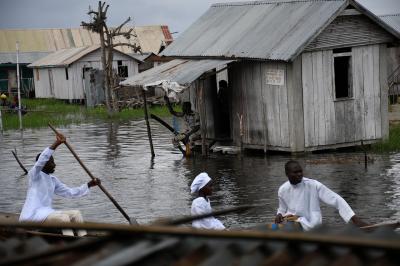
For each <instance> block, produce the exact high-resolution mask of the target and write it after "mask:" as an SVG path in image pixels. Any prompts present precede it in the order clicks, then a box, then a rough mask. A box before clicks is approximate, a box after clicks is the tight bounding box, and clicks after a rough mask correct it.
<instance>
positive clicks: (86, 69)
mask: <svg viewBox="0 0 400 266" xmlns="http://www.w3.org/2000/svg"><path fill="white" fill-rule="evenodd" d="M91 69H93V68H92V67H84V68H82V79H85V72H86V71H89V70H91Z"/></svg>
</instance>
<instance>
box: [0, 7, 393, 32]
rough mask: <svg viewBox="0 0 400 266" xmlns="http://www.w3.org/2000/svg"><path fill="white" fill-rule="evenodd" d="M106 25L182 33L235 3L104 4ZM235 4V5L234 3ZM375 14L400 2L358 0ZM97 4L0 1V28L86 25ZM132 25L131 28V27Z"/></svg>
mask: <svg viewBox="0 0 400 266" xmlns="http://www.w3.org/2000/svg"><path fill="white" fill-rule="evenodd" d="M106 2H107V4H109V5H110V8H109V11H108V25H110V26H117V25H119V24H120V23H121V22H123V21H124V20H125V19H126V18H127V17H129V16H130V17H131V18H133V19H134V22H133V23H134V25H138V26H141V25H153V24H164V25H168V26H169V27H170V31H171V32H174V31H178V32H179V33H180V32H182V31H184V30H185V29H186V28H187V27H188V26H190V24H191V23H193V22H194V21H195V20H196V19H197V18H198V17H199V16H200V15H201V14H202V13H204V12H205V11H206V10H207V9H208V8H209V7H210V5H211V4H212V3H216V2H235V0H108V1H106ZM236 2H237V1H236ZM359 2H360V3H362V4H364V5H365V6H368V7H369V8H370V9H373V10H375V12H376V13H377V14H393V13H400V0H359ZM89 5H91V6H92V7H93V8H96V7H97V5H98V1H97V0H0V28H3V29H4V28H14V29H15V28H72V27H79V25H80V23H81V21H82V20H84V21H88V18H89V17H88V16H87V14H86V12H87V11H88V7H89ZM131 25H133V24H131Z"/></svg>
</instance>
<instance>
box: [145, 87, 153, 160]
mask: <svg viewBox="0 0 400 266" xmlns="http://www.w3.org/2000/svg"><path fill="white" fill-rule="evenodd" d="M142 92H143V101H144V118H145V119H146V126H147V135H148V136H149V142H150V150H151V158H154V156H155V154H154V148H153V139H152V138H151V128H150V122H149V114H148V111H147V98H146V91H145V90H142Z"/></svg>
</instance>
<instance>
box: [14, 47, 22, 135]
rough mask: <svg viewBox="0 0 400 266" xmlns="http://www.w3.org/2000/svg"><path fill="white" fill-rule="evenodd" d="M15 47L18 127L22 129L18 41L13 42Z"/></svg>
mask: <svg viewBox="0 0 400 266" xmlns="http://www.w3.org/2000/svg"><path fill="white" fill-rule="evenodd" d="M15 46H16V49H17V87H18V118H19V129H20V130H22V114H21V81H20V75H19V42H16V44H15Z"/></svg>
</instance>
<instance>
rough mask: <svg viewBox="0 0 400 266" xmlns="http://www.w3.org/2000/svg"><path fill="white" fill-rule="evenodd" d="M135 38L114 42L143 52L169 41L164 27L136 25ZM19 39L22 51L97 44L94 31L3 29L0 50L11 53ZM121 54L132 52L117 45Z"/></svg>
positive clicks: (97, 38)
mask: <svg viewBox="0 0 400 266" xmlns="http://www.w3.org/2000/svg"><path fill="white" fill-rule="evenodd" d="M134 28H135V31H136V35H137V38H130V39H126V38H125V37H123V36H119V37H118V38H117V39H116V41H115V43H119V42H124V43H130V44H134V43H138V44H139V45H140V46H141V47H142V52H153V53H158V52H159V50H160V47H161V45H162V43H163V42H164V43H169V42H171V41H172V39H171V38H170V36H165V35H166V34H165V32H166V30H167V29H168V27H167V26H161V25H156V26H136V27H134ZM17 41H19V43H20V51H21V52H54V51H57V50H61V49H66V48H74V47H80V46H89V45H95V44H99V43H100V41H99V36H98V34H97V33H94V32H91V31H89V30H87V29H83V28H77V29H18V30H15V29H2V30H0V52H14V51H15V43H16V42H17ZM117 50H120V51H122V52H124V53H131V52H132V49H131V48H129V47H127V46H125V47H124V46H120V47H117Z"/></svg>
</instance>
